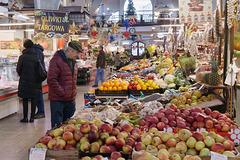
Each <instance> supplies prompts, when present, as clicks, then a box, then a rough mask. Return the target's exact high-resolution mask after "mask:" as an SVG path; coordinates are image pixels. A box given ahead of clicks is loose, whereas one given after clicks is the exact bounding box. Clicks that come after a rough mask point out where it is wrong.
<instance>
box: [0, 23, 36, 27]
mask: <svg viewBox="0 0 240 160" xmlns="http://www.w3.org/2000/svg"><path fill="white" fill-rule="evenodd" d="M26 25H34V23H3V24H0V26H26Z"/></svg>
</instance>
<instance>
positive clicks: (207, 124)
mask: <svg viewBox="0 0 240 160" xmlns="http://www.w3.org/2000/svg"><path fill="white" fill-rule="evenodd" d="M205 126H206V128H208V129H209V128H212V127H213V122H212V121H211V120H207V122H206V123H205Z"/></svg>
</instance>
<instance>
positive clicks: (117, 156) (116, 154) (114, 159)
mask: <svg viewBox="0 0 240 160" xmlns="http://www.w3.org/2000/svg"><path fill="white" fill-rule="evenodd" d="M120 157H122V155H121V153H120V152H112V153H111V159H112V160H117V159H118V158H120Z"/></svg>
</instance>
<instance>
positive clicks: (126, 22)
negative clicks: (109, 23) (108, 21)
mask: <svg viewBox="0 0 240 160" xmlns="http://www.w3.org/2000/svg"><path fill="white" fill-rule="evenodd" d="M123 25H124V27H126V29H128V28H129V27H130V26H131V23H130V22H129V21H128V20H126V21H125V22H124V23H123Z"/></svg>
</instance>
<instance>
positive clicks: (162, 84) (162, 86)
mask: <svg viewBox="0 0 240 160" xmlns="http://www.w3.org/2000/svg"><path fill="white" fill-rule="evenodd" d="M167 87H168V85H167V83H165V82H163V83H161V84H160V88H167Z"/></svg>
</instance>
